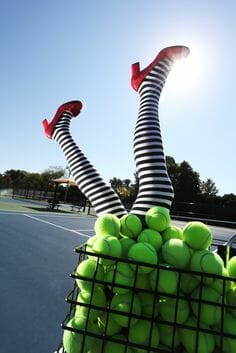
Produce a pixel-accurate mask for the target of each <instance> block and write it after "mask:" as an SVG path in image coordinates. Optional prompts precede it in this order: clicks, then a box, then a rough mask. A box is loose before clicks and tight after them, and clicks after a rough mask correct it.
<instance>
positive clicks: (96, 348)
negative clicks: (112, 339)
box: [86, 338, 105, 353]
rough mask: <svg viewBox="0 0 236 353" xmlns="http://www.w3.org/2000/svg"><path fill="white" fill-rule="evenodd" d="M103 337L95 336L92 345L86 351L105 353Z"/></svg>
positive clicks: (89, 352)
mask: <svg viewBox="0 0 236 353" xmlns="http://www.w3.org/2000/svg"><path fill="white" fill-rule="evenodd" d="M103 341H104V340H103V339H100V338H94V341H93V345H92V347H91V348H90V349H89V350H88V351H87V352H86V353H103V345H104V344H105V343H104V342H103Z"/></svg>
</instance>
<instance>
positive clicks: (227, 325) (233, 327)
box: [216, 312, 236, 353]
mask: <svg viewBox="0 0 236 353" xmlns="http://www.w3.org/2000/svg"><path fill="white" fill-rule="evenodd" d="M218 326H219V327H218V330H219V332H221V322H220V323H219V325H218ZM222 333H223V340H222V346H221V336H218V335H216V345H217V347H219V348H220V352H224V353H235V352H236V318H235V317H234V316H232V315H231V314H229V313H227V312H226V313H225V314H224V320H223V332H222ZM224 334H231V335H234V337H226V336H224Z"/></svg>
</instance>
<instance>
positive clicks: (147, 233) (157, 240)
mask: <svg viewBox="0 0 236 353" xmlns="http://www.w3.org/2000/svg"><path fill="white" fill-rule="evenodd" d="M137 241H138V243H143V242H145V243H148V244H151V245H152V246H153V247H154V249H156V251H159V250H160V249H161V246H162V244H163V240H162V236H161V234H160V233H159V232H157V231H156V230H154V229H149V228H147V229H144V230H143V231H142V232H141V233H140V234H139V236H138V239H137Z"/></svg>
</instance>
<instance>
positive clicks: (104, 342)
mask: <svg viewBox="0 0 236 353" xmlns="http://www.w3.org/2000/svg"><path fill="white" fill-rule="evenodd" d="M233 241H234V239H233V238H232V239H231V240H230V242H228V243H226V242H225V243H224V242H222V241H220V240H215V243H214V244H213V245H212V251H216V252H217V253H218V254H220V255H221V257H222V258H223V260H224V262H225V264H226V263H227V261H228V259H229V258H230V257H231V256H233V255H235V249H234V248H233V247H232V244H233ZM75 252H76V253H77V254H78V265H79V264H80V263H82V262H83V261H84V260H86V259H88V258H92V259H93V260H94V261H96V271H95V273H94V277H93V278H87V277H84V276H79V275H78V273H76V269H75V271H74V272H73V273H72V274H71V277H72V278H73V279H74V288H73V290H72V291H71V293H69V295H68V297H67V298H66V301H67V303H68V304H69V310H68V315H67V316H66V318H65V319H64V321H63V323H62V328H63V330H64V332H65V331H67V332H73V333H74V334H76V333H77V334H78V336H77V337H78V338H79V340H78V342H79V344H78V347H77V350H76V353H87V352H91V353H93V352H96V353H97V352H100V353H108V352H109V353H112V351H113V352H116V350H115V349H113V348H114V347H118V348H119V349H118V350H117V351H119V352H122V353H146V352H158V353H167V352H173V353H174V352H175V353H184V352H187V351H186V350H185V348H184V346H183V344H182V340H181V339H180V337H185V338H184V339H185V340H189V345H190V346H191V349H190V351H191V353H205V352H206V353H209V352H214V353H216V352H217V353H220V352H227V353H233V352H236V327H235V328H233V329H232V331H231V330H230V331H228V330H227V329H226V327H225V326H226V324H225V322H226V321H227V320H228V321H229V322H230V320H229V318H235V322H236V302H234V303H230V304H229V303H228V302H227V300H226V293H227V290H228V288H229V287H231V288H232V286H236V278H232V277H228V276H219V275H213V274H207V273H202V272H196V271H190V270H183V269H177V268H174V267H170V266H164V265H151V264H147V263H146V262H145V263H142V262H135V261H131V260H128V259H124V258H115V257H112V256H108V255H98V254H95V253H93V252H90V251H89V248H87V246H86V244H84V245H82V246H80V247H78V248H76V249H75ZM104 260H106V261H107V260H109V261H111V262H112V267H113V275H112V276H110V278H109V280H107V279H106V278H105V280H104V279H103V280H99V279H98V278H97V276H96V274H97V273H96V272H97V270H98V267H99V264H100V263H101V262H102V261H104ZM120 263H123V264H128V265H129V266H131V267H132V269H133V274H134V275H133V281H132V285H130V284H128V285H127V284H126V283H120V282H119V281H117V280H116V278H117V277H116V275H117V273H118V271H119V266H120V265H119V264H120ZM141 266H145V267H146V268H149V270H148V271H149V273H151V272H152V273H155V276H154V277H155V278H154V282H153V283H154V285H152V287H148V286H144V285H140V281H139V278H140V276H139V273H140V271H139V269H140V267H141ZM76 268H77V266H76ZM170 273H172V274H173V275H174V276H175V277H176V278H177V281H176V288H175V291H173V292H172V293H171V291H170V292H169V293H168V292H167V291H165V290H164V291H163V290H162V288H161V287H160V285H159V283H160V278H161V276H165V277H166V278H171V276H170V277H168V276H169V275H170ZM190 276H191V277H190ZM152 278H153V277H152ZM162 278H163V277H162ZM186 278H187V279H190V278H195V279H196V280H197V281H198V295H197V296H195V297H193V296H192V294H191V295H190V293H188V286H189V288H190V287H191V285H190V282H186V281H187V280H186ZM81 280H82V281H86V283H88V284H90V290H91V296H90V300H89V301H87V302H84V301H80V297H79V295H80V293H81V290H80V289H79V286H78V285H77V282H78V281H81ZM213 282H214V283H217V285H218V286H219V287H220V288H221V289H220V290H221V293H220V294H219V298H218V300H217V301H215V300H212V299H211V298H210V297H208V296H206V295H205V294H204V287H205V286H206V285H207V284H209V283H213ZM169 284H170V285H171V283H169ZM183 284H184V285H185V287H186V288H185V290H184V289H183V287H184V285H183ZM97 287H101V288H103V291H104V293H105V297H106V305H104V306H98V305H97V304H96V300H94V298H95V296H96V293H97V291H96V288H97ZM117 288H118V289H119V290H118V292H119V291H120V292H121V293H124V294H125V293H128V295H127V297H128V298H129V310H127V307H126V310H124V311H123V310H122V309H121V307H118V306H115V305H113V298H114V296H115V294H114V293H115V292H116V293H117ZM189 291H190V290H189ZM137 297H138V298H145V299H144V302H145V307H146V306H148V310H144V309H143V308H142V305H143V302H142V304H141V310H138V309H137V301H136V298H137ZM95 299H96V298H95ZM94 301H95V303H94ZM80 308H83V309H82V310H86V318H87V319H86V322H85V324H84V326H83V329H78V328H74V327H73V326H71V324H70V322H71V320H72V319H73V318H74V317H75V314H76V312H78V311H77V310H78V309H79V310H81V309H80ZM161 308H162V311H161ZM160 311H161V314H160ZM186 311H187V313H186ZM208 313H209V318H210V317H211V316H212V315H213V317H214V315H215V316H217V320H216V323H214V322H212V324H207V325H206V324H203V322H202V318H203V315H205V316H208ZM185 315H188V319H186V316H185ZM117 317H118V318H119V320H121V321H122V322H125V324H123V325H121V326H120V327H119V328H117V330H118V332H117V333H116V334H114V333H113V334H112V332H111V331H112V330H111V327H110V325H109V323H110V321H111V322H113V323H114V318H116V322H117ZM91 318H92V319H91ZM101 318H106V319H105V320H102V319H101ZM189 318H191V319H189ZM99 320H100V321H99ZM119 320H118V321H119ZM209 320H210V319H209ZM91 321H93V323H94V326H93V325H91ZM99 322H100V329H97V326H96V325H97V324H98V323H99ZM138 322H139V324H140V326H139V330H138V329H137V327H138V324H137V323H138ZM135 325H137V326H135ZM95 326H96V329H95ZM132 327H134V328H135V329H136V330H137V331H136V333H135V334H134V332H135V329H132ZM143 328H145V329H146V337H145V339H143V340H139V337H138V339H137V340H136V339H134V338H133V336H134V335H136V337H137V336H140V337H141V336H142V335H143V334H144V329H143ZM147 328H148V330H147ZM157 331H158V334H157ZM157 336H158V337H157ZM117 345H118V346H117ZM88 347H89V348H88ZM94 347H96V349H95V348H94ZM227 347H229V348H227ZM56 352H57V353H68V352H66V350H65V349H64V348H63V346H62V344H61V345H60V347H59V348H58V350H57V351H56Z"/></svg>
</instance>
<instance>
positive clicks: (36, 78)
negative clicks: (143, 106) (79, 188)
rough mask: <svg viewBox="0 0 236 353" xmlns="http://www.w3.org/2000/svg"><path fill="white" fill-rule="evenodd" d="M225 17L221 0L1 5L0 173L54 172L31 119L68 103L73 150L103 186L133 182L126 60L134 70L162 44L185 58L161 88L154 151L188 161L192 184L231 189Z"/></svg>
mask: <svg viewBox="0 0 236 353" xmlns="http://www.w3.org/2000/svg"><path fill="white" fill-rule="evenodd" d="M235 13H236V5H235V3H234V1H227V0H226V1H217V0H214V1H213V0H210V1H208V2H206V1H205V0H199V1H181V0H179V1H177V0H172V1H170V0H165V1H163V2H160V1H156V0H147V1H141V0H129V1H127V0H120V1H108V0H100V1H91V0H80V1H78V0H77V1H75V0H70V1H65V0H64V1H62V0H50V1H48V0H41V1H37V2H35V1H29V0H22V1H17V0H15V1H13V0H9V1H5V2H4V4H2V5H1V13H0V18H1V21H0V26H1V31H0V41H1V66H0V77H1V83H2V89H1V102H2V105H1V115H2V117H1V125H2V126H1V139H0V147H1V150H2V154H1V164H0V173H3V172H4V171H6V170H8V169H24V170H26V171H28V172H42V171H43V170H45V169H47V168H48V167H49V166H62V167H65V166H66V160H65V157H64V155H63V153H62V151H61V150H60V148H59V146H58V145H57V144H56V143H55V142H54V141H52V140H48V139H47V138H46V137H45V136H44V133H43V129H42V125H41V121H42V120H43V118H45V117H47V118H49V119H51V118H52V116H53V115H54V113H55V111H56V109H57V107H58V106H59V105H60V104H61V103H64V102H66V101H68V100H73V99H79V100H81V101H82V102H83V103H84V109H83V111H82V113H81V114H80V116H79V117H78V118H76V119H74V120H73V124H72V133H73V136H74V138H75V140H76V141H77V142H78V144H79V146H80V148H81V149H82V150H83V152H84V153H85V154H86V156H87V157H88V159H89V160H90V161H91V162H92V163H93V164H94V166H95V167H96V168H97V170H98V171H99V172H100V174H101V175H102V176H103V177H104V179H105V180H107V181H108V180H109V179H110V178H112V177H114V176H116V177H119V178H122V179H123V178H130V179H133V173H134V170H135V164H134V160H133V154H132V139H133V131H134V126H135V121H136V117H137V108H138V97H137V93H136V92H135V91H133V90H132V88H131V86H130V67H131V64H132V63H134V62H136V61H140V63H141V66H142V67H145V66H146V65H148V64H149V63H150V62H151V61H152V60H153V59H154V57H155V56H156V54H157V53H158V52H159V51H160V50H161V49H162V48H164V47H166V46H169V45H176V44H183V45H187V46H189V48H190V50H191V51H192V58H195V59H194V61H193V64H192V67H191V70H190V71H187V70H186V72H185V70H184V66H183V68H182V74H181V76H180V75H178V76H177V78H175V79H174V75H173V76H172V78H171V75H172V74H171V75H170V77H169V81H168V82H167V84H166V86H165V88H164V91H163V95H162V99H161V102H160V111H159V113H160V122H161V129H162V137H163V142H164V149H165V154H166V155H170V156H173V157H174V158H175V160H176V162H178V163H179V162H182V161H183V160H186V161H188V162H189V163H190V164H191V166H192V167H193V169H194V170H195V171H197V172H199V174H200V178H201V180H206V179H207V178H211V179H213V181H214V182H215V184H216V186H217V188H218V189H219V194H221V195H222V194H225V193H231V192H232V193H235V194H236V184H235V179H236V164H235V131H236V94H235V92H236V70H235V53H236V41H235V33H236V21H235ZM190 57H191V56H190ZM190 57H189V65H190V66H191V64H190V62H191V61H190ZM186 65H187V61H186Z"/></svg>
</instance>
